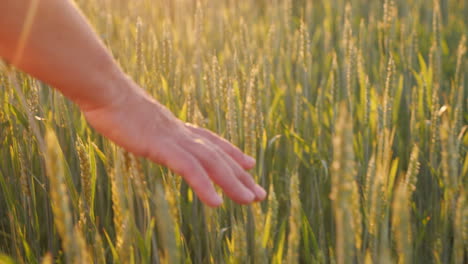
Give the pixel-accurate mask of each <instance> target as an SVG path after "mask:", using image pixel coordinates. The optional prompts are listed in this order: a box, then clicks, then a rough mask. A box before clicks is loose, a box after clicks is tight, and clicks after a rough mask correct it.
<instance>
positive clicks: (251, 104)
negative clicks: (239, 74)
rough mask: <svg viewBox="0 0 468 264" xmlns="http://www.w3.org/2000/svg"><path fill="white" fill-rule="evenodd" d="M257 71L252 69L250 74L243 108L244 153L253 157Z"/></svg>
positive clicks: (255, 139) (255, 146) (255, 142)
mask: <svg viewBox="0 0 468 264" xmlns="http://www.w3.org/2000/svg"><path fill="white" fill-rule="evenodd" d="M257 73H258V70H257V68H256V67H254V68H253V69H252V71H251V73H250V79H249V84H248V86H247V90H246V102H245V106H244V113H243V116H244V149H245V153H246V154H248V155H250V156H253V157H255V156H256V154H257V151H256V148H257V137H256V130H257V129H256V122H255V117H256V115H257V113H256V111H257V107H256V105H257V95H256V94H255V83H256V82H255V80H256V78H257Z"/></svg>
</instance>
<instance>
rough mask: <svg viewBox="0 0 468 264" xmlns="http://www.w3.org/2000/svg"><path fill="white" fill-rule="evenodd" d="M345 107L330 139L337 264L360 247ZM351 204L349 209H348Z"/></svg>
mask: <svg viewBox="0 0 468 264" xmlns="http://www.w3.org/2000/svg"><path fill="white" fill-rule="evenodd" d="M349 116H350V115H349V112H348V110H347V107H346V105H345V104H344V103H341V105H340V112H339V116H338V121H337V125H336V131H335V135H334V136H333V163H332V191H331V194H330V198H331V200H332V204H333V212H334V216H335V225H336V258H337V263H345V262H346V261H347V260H350V259H353V258H354V257H356V249H359V248H360V247H361V238H360V237H361V232H362V230H361V213H360V211H359V210H360V209H359V208H360V202H359V194H358V188H357V183H356V180H355V174H356V168H355V162H354V150H353V129H352V122H349V118H350V117H349ZM349 204H351V206H349Z"/></svg>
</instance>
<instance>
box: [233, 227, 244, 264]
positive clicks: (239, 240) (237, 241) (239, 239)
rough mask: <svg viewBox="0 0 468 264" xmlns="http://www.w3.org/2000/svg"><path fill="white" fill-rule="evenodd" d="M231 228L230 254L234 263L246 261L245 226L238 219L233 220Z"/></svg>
mask: <svg viewBox="0 0 468 264" xmlns="http://www.w3.org/2000/svg"><path fill="white" fill-rule="evenodd" d="M231 228H232V231H231V233H232V238H231V240H232V241H231V243H232V249H231V254H232V255H233V257H234V261H235V262H234V263H245V262H246V261H247V250H246V249H247V234H246V232H245V228H244V226H243V225H242V224H241V223H240V222H239V220H234V222H233V223H232V226H231Z"/></svg>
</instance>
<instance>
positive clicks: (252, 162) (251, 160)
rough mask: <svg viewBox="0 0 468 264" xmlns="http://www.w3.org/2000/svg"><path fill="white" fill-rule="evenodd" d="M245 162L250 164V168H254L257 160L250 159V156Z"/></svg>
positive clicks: (246, 157)
mask: <svg viewBox="0 0 468 264" xmlns="http://www.w3.org/2000/svg"><path fill="white" fill-rule="evenodd" d="M245 161H247V163H248V164H249V166H254V165H255V159H254V158H252V157H250V156H247V155H246V156H245Z"/></svg>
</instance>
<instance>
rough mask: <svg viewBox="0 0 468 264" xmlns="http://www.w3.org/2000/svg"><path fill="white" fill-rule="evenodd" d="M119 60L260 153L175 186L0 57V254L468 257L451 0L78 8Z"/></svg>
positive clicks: (1, 257) (204, 121)
mask: <svg viewBox="0 0 468 264" xmlns="http://www.w3.org/2000/svg"><path fill="white" fill-rule="evenodd" d="M77 4H78V6H79V7H80V8H81V9H82V10H83V12H84V13H85V14H86V15H87V16H88V17H89V18H90V20H91V23H92V24H93V25H94V26H95V27H96V30H97V32H98V34H99V35H100V36H101V38H102V39H103V41H104V43H105V44H106V45H107V46H108V47H109V48H110V49H111V51H112V53H113V54H114V56H115V57H116V58H117V60H118V62H119V63H120V65H121V66H122V67H123V69H124V70H125V71H126V72H128V73H129V75H130V76H132V77H133V78H135V80H136V81H137V82H138V83H139V84H140V85H141V86H142V87H143V88H144V89H145V90H146V91H147V92H148V93H150V94H152V95H153V96H154V97H156V98H157V99H158V100H159V101H161V102H162V103H164V104H165V105H167V106H168V107H169V108H170V109H171V110H172V111H173V112H174V113H175V114H176V115H177V116H178V117H179V118H181V119H182V120H184V121H187V122H193V123H196V124H198V125H201V126H205V127H207V128H209V129H211V130H213V131H215V132H217V133H219V134H221V135H222V136H224V137H225V138H227V139H229V140H231V141H232V142H234V143H235V144H236V145H237V146H239V147H240V148H242V149H243V150H244V151H245V152H247V153H248V154H250V155H253V156H255V157H256V158H257V166H256V168H255V169H253V170H252V171H251V173H252V174H253V175H254V177H255V179H256V180H257V181H258V182H259V183H260V184H261V185H263V186H265V188H266V189H267V190H269V192H268V193H269V196H268V197H267V199H266V200H265V201H264V202H262V203H259V204H254V205H252V206H239V205H236V204H234V203H233V202H231V201H226V202H225V204H224V205H223V206H222V207H221V208H218V209H210V208H207V207H205V206H204V205H202V204H201V202H200V200H198V199H197V197H196V196H195V194H194V193H193V192H192V191H191V190H190V189H189V188H188V186H187V184H186V183H184V182H183V181H182V180H181V178H180V177H178V176H177V175H174V174H173V173H171V172H169V171H168V170H167V169H165V168H162V167H160V166H157V165H155V164H152V163H150V162H148V161H146V160H143V159H140V158H138V157H134V156H133V155H131V154H129V153H126V152H125V151H124V150H122V149H119V148H118V147H116V146H114V145H113V144H112V143H111V142H109V141H108V140H106V139H104V138H103V137H101V136H100V135H98V134H97V133H96V132H95V131H94V130H93V129H91V128H90V127H89V126H88V125H87V123H86V121H85V119H84V117H83V115H82V114H81V113H80V112H79V111H78V109H77V108H76V106H74V105H73V104H72V103H70V102H69V101H68V100H66V99H65V98H63V96H62V95H60V94H59V93H57V92H56V91H55V90H53V89H51V88H50V87H48V86H47V85H45V84H43V83H41V82H39V81H36V80H33V79H32V78H31V77H28V76H27V75H25V74H23V73H20V72H17V71H15V70H14V69H12V68H10V67H9V66H8V65H5V64H1V65H0V102H1V105H0V263H91V262H95V263H395V262H398V263H466V262H467V259H468V229H467V227H468V206H467V202H466V193H467V176H468V155H467V151H468V97H467V94H468V84H467V81H468V71H467V59H466V38H467V32H468V25H467V21H466V14H467V13H468V4H467V3H466V1H458V0H447V1H437V0H434V1H422V0H413V1H397V0H385V1H364V0H349V1H345V0H332V1H326V0H288V1H286V0H284V1H282V0H275V1H266V0H257V1H234V0H218V1H208V0H198V1H193V0H175V1H150V0H137V1H122V0H119V1H111V0H102V1H98V0H78V1H77Z"/></svg>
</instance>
